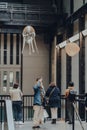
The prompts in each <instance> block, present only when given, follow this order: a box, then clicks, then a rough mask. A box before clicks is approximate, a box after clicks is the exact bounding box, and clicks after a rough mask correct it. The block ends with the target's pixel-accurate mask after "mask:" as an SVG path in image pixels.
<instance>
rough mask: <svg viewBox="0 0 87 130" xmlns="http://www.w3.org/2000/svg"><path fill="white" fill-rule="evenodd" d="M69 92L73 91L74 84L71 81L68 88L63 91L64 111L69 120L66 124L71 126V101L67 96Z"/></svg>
mask: <svg viewBox="0 0 87 130" xmlns="http://www.w3.org/2000/svg"><path fill="white" fill-rule="evenodd" d="M70 91H74V82H72V81H70V82H69V84H68V88H67V89H66V90H65V98H66V111H67V114H68V120H69V122H68V124H72V115H73V106H72V101H71V99H70V96H69V95H70ZM71 98H72V97H71Z"/></svg>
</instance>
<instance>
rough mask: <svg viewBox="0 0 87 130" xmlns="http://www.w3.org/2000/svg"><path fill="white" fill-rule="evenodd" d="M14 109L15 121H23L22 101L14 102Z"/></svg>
mask: <svg viewBox="0 0 87 130" xmlns="http://www.w3.org/2000/svg"><path fill="white" fill-rule="evenodd" d="M12 107H13V115H14V119H15V121H21V120H22V101H13V102H12Z"/></svg>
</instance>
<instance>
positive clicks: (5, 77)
mask: <svg viewBox="0 0 87 130" xmlns="http://www.w3.org/2000/svg"><path fill="white" fill-rule="evenodd" d="M3 87H7V71H4V72H3Z"/></svg>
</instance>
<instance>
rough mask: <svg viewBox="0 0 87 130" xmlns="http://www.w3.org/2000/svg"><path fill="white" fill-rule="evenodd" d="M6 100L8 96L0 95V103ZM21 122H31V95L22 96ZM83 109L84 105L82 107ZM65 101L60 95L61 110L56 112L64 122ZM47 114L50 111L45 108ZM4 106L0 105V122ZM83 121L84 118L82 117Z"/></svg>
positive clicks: (65, 116)
mask: <svg viewBox="0 0 87 130" xmlns="http://www.w3.org/2000/svg"><path fill="white" fill-rule="evenodd" d="M6 99H10V95H0V101H4V100H6ZM79 104H80V103H79V102H77V106H78V108H79ZM22 107H23V122H24V121H26V120H32V118H33V95H23V106H22ZM83 107H85V105H84V106H83ZM66 110H67V108H66V100H65V98H64V95H61V108H59V110H58V118H64V119H65V120H66V118H67V112H66ZM47 112H48V113H49V115H50V109H49V106H47ZM3 113H4V105H3V103H0V115H1V119H0V122H2V121H3V119H4V114H3ZM84 120H85V117H84Z"/></svg>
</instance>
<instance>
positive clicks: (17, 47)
mask: <svg viewBox="0 0 87 130" xmlns="http://www.w3.org/2000/svg"><path fill="white" fill-rule="evenodd" d="M16 64H19V35H17V37H16Z"/></svg>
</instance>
